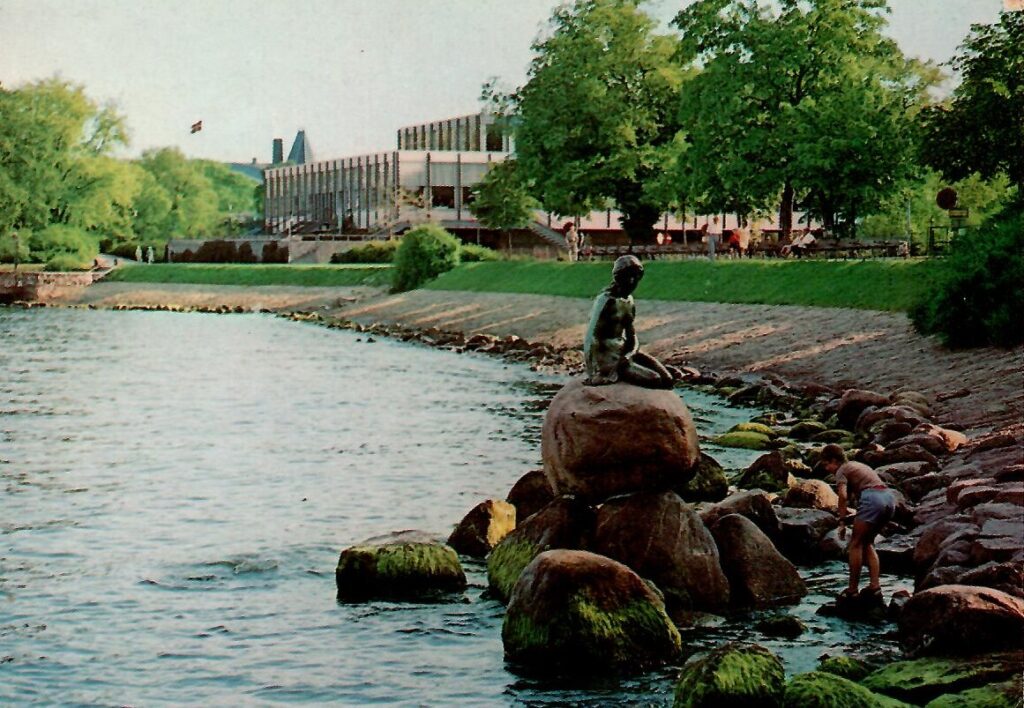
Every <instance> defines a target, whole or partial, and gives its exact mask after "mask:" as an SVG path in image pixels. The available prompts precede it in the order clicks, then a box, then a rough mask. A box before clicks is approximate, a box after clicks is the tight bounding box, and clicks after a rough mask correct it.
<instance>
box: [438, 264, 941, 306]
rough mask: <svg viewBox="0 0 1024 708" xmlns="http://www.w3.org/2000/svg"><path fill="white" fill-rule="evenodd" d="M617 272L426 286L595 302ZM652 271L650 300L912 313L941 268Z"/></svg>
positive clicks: (589, 267)
mask: <svg viewBox="0 0 1024 708" xmlns="http://www.w3.org/2000/svg"><path fill="white" fill-rule="evenodd" d="M611 267H612V264H611V262H610V261H604V262H593V263H589V262H587V263H566V262H552V261H497V262H485V263H466V264H464V265H461V266H459V267H458V268H456V269H455V270H453V271H450V272H448V273H445V274H444V275H442V276H441V277H440V278H438V279H437V280H435V281H433V282H431V283H429V284H428V285H427V286H426V287H427V288H430V289H432V290H467V291H473V292H508V293H535V294H539V295H565V296H568V297H585V298H591V297H594V296H595V295H596V294H597V293H598V291H600V290H601V288H603V287H605V286H606V285H607V284H608V283H609V282H610V280H611ZM644 268H645V274H644V279H643V281H641V283H640V287H639V288H637V292H636V297H637V298H639V299H644V300H675V301H692V302H736V303H760V304H767V305H811V306H817V307H851V308H858V309H866V310H888V311H905V310H907V309H909V308H910V307H911V306H912V305H913V304H914V303H915V302H917V300H918V299H919V298H921V297H923V296H924V295H925V293H926V292H927V290H928V287H929V281H930V277H929V275H930V273H932V272H933V269H934V265H933V263H932V262H930V261H927V260H921V259H907V260H894V259H885V260H882V259H879V260H863V261H858V260H851V261H824V260H806V261H793V260H771V261H762V260H752V261H741V260H727V259H719V260H717V261H715V262H714V263H712V262H710V261H707V260H681V261H654V262H647V263H645V264H644Z"/></svg>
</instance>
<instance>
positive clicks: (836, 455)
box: [820, 443, 846, 464]
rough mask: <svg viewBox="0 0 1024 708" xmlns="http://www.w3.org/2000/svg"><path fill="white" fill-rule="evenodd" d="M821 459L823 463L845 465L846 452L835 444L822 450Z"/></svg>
mask: <svg viewBox="0 0 1024 708" xmlns="http://www.w3.org/2000/svg"><path fill="white" fill-rule="evenodd" d="M820 459H821V461H822V462H838V463H839V464H843V463H844V462H846V452H845V451H844V450H843V448H841V447H839V446H838V445H836V444H835V443H830V444H828V445H826V446H825V447H823V448H821V458H820Z"/></svg>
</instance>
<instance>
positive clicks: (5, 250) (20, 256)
mask: <svg viewBox="0 0 1024 708" xmlns="http://www.w3.org/2000/svg"><path fill="white" fill-rule="evenodd" d="M31 240H32V232H31V231H29V230H28V229H22V230H21V231H19V233H18V238H17V239H15V238H14V235H13V234H0V263H14V262H19V263H25V262H26V261H28V259H29V251H28V247H29V242H30V241H31Z"/></svg>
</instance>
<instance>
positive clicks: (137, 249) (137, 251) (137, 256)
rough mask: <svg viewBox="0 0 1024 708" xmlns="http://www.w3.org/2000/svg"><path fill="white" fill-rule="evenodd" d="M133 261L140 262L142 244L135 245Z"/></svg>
mask: <svg viewBox="0 0 1024 708" xmlns="http://www.w3.org/2000/svg"><path fill="white" fill-rule="evenodd" d="M135 261H136V262H138V263H142V246H136V247H135Z"/></svg>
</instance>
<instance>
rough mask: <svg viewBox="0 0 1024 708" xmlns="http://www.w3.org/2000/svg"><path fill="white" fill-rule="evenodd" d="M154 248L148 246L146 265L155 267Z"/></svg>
mask: <svg viewBox="0 0 1024 708" xmlns="http://www.w3.org/2000/svg"><path fill="white" fill-rule="evenodd" d="M153 255H154V254H153V247H152V246H146V263H148V264H149V265H153Z"/></svg>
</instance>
